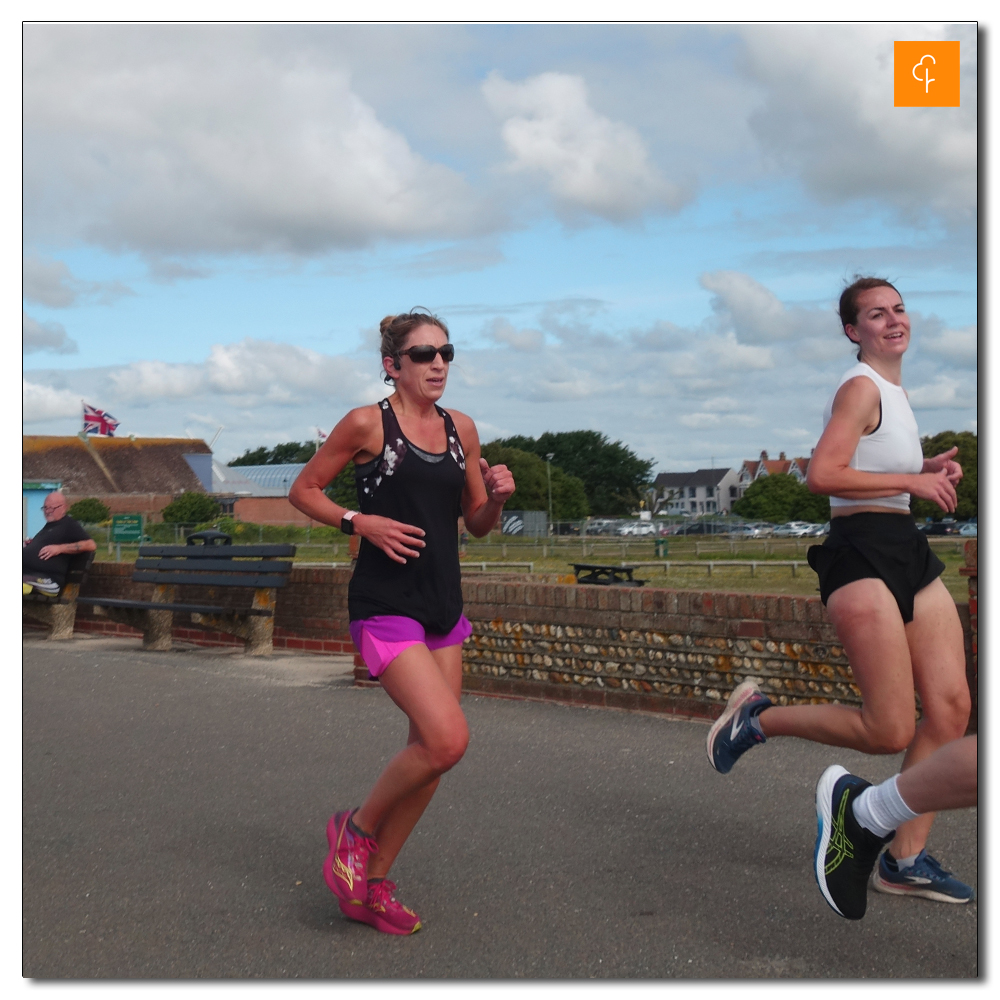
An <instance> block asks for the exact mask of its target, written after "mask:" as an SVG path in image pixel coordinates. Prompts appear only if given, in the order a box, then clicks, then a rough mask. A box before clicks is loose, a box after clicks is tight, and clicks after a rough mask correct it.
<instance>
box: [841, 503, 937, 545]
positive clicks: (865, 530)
mask: <svg viewBox="0 0 1000 1000" xmlns="http://www.w3.org/2000/svg"><path fill="white" fill-rule="evenodd" d="M919 534H920V532H919V531H918V530H917V522H916V521H915V520H914V518H913V515H912V514H902V513H900V514H884V513H881V512H878V511H872V510H866V511H862V512H861V513H858V514H847V515H844V516H841V517H833V518H830V533H829V535H828V536H827V537H828V538H830V539H832V540H833V541H834V542H837V541H839V540H841V539H847V538H851V537H854V538H857V537H863V536H869V535H874V536H876V537H879V538H884V539H886V540H887V541H894V540H903V539H906V538H912V537H913V536H914V535H919Z"/></svg>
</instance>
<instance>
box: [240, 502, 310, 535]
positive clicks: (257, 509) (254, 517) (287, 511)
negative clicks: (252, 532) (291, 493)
mask: <svg viewBox="0 0 1000 1000" xmlns="http://www.w3.org/2000/svg"><path fill="white" fill-rule="evenodd" d="M233 515H234V516H235V517H236V518H237V520H240V521H247V522H249V523H251V524H295V525H298V526H299V527H301V528H305V527H307V526H308V525H310V524H318V523H319V522H318V521H314V520H313V519H312V518H311V517H309V516H308V515H307V514H303V513H302V511H300V510H298V509H296V508H295V507H293V506H292V505H291V503H290V502H289V500H288V498H287V497H240V498H239V499H238V500H237V501H236V503H235V504H234V505H233Z"/></svg>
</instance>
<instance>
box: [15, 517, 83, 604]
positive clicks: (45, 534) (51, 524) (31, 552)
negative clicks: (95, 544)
mask: <svg viewBox="0 0 1000 1000" xmlns="http://www.w3.org/2000/svg"><path fill="white" fill-rule="evenodd" d="M89 540H90V535H88V534H87V532H86V531H84V530H83V528H82V527H81V526H80V523H79V522H78V521H74V520H73V518H71V517H70V516H69V514H67V515H66V516H65V517H63V518H60V520H58V521H46V522H45V527H44V528H42V530H41V531H39V532H38V534H37V535H35V537H34V538H32V539H31V541H30V542H28V544H27V545H25V546H24V548H23V549H22V551H21V572H22V573H38V574H39V576H47V577H50V578H51V579H52V580H55V582H56V583H58V584H59V586H60V587H61V586H62V585H63V584H64V583H65V582H66V574H67V572H69V561H70V559H72V558H73V556H72V554H65V555H58V556H53V557H52V558H51V559H39V557H38V553H39V552H40V551H41V550H42V549H44V548H45V546H46V545H65V544H66V543H67V542H86V541H89Z"/></svg>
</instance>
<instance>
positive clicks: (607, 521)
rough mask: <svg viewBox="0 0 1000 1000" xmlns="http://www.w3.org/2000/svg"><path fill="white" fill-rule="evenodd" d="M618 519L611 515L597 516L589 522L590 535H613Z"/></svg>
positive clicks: (588, 531)
mask: <svg viewBox="0 0 1000 1000" xmlns="http://www.w3.org/2000/svg"><path fill="white" fill-rule="evenodd" d="M617 523H618V522H617V521H615V520H614V518H611V517H595V518H593V520H591V521H588V522H587V534H588V535H613V534H614V532H615V526H616V525H617Z"/></svg>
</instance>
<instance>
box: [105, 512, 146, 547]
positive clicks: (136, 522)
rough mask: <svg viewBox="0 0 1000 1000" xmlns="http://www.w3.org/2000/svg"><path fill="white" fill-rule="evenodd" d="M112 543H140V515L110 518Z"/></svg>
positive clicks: (116, 515)
mask: <svg viewBox="0 0 1000 1000" xmlns="http://www.w3.org/2000/svg"><path fill="white" fill-rule="evenodd" d="M111 540H112V541H113V542H139V541H142V514H114V515H112V517H111Z"/></svg>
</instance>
